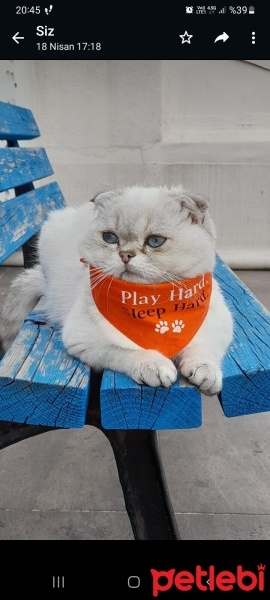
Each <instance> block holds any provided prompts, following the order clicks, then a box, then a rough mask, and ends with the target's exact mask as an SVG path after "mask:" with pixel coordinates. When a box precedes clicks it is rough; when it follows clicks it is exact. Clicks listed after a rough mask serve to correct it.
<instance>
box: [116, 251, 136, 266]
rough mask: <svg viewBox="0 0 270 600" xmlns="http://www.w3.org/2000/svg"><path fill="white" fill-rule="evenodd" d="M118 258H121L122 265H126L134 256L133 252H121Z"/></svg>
mask: <svg viewBox="0 0 270 600" xmlns="http://www.w3.org/2000/svg"><path fill="white" fill-rule="evenodd" d="M119 256H121V259H122V261H123V263H128V262H129V261H130V259H131V258H132V256H135V252H132V250H126V251H125V252H124V251H121V252H119Z"/></svg>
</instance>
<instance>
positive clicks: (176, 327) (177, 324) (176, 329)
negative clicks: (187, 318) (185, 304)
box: [172, 319, 185, 333]
mask: <svg viewBox="0 0 270 600" xmlns="http://www.w3.org/2000/svg"><path fill="white" fill-rule="evenodd" d="M184 327H185V323H183V321H178V320H177V319H176V320H175V321H174V322H173V323H172V329H173V333H181V331H182V329H184Z"/></svg>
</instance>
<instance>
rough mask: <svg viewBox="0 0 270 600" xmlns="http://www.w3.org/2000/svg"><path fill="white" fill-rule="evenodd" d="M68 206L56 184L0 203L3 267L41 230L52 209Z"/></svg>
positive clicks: (0, 248)
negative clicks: (10, 257)
mask: <svg viewBox="0 0 270 600" xmlns="http://www.w3.org/2000/svg"><path fill="white" fill-rule="evenodd" d="M64 205H65V202H64V198H63V195H62V192H61V190H60V188H59V186H58V184H57V183H50V184H48V185H45V186H43V187H40V188H37V189H35V190H33V191H31V192H27V193H26V194H22V195H21V196H18V197H17V198H13V199H12V200H7V201H6V202H0V228H1V237H0V264H1V263H2V262H4V261H5V260H6V258H8V256H10V255H11V254H13V252H15V250H18V248H20V247H21V246H22V244H24V243H25V242H27V240H29V238H30V237H31V236H32V235H34V234H35V233H36V232H37V231H39V229H40V227H41V224H42V222H43V221H44V219H45V218H46V217H47V215H48V213H49V212H50V211H51V210H54V209H58V208H62V207H63V206H64Z"/></svg>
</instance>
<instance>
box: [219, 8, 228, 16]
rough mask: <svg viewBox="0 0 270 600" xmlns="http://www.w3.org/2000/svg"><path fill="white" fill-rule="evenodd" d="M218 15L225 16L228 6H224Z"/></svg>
mask: <svg viewBox="0 0 270 600" xmlns="http://www.w3.org/2000/svg"><path fill="white" fill-rule="evenodd" d="M218 13H219V14H220V15H225V13H226V6H223V8H222V9H221V10H219V11H218Z"/></svg>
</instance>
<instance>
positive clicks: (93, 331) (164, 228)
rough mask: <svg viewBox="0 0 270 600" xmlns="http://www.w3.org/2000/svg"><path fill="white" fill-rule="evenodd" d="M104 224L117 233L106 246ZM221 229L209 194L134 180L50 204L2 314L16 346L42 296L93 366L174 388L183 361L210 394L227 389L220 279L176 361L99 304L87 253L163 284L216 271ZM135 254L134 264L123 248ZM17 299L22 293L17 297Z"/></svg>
mask: <svg viewBox="0 0 270 600" xmlns="http://www.w3.org/2000/svg"><path fill="white" fill-rule="evenodd" d="M104 231H110V232H113V233H115V234H116V235H117V236H118V238H119V243H118V244H108V243H106V242H105V241H104V240H103V238H102V233H103V232H104ZM151 234H158V235H161V236H164V237H165V238H166V242H165V243H164V244H163V245H162V246H160V247H159V248H157V249H153V248H151V247H150V246H148V245H146V244H145V240H146V238H147V237H148V236H149V235H151ZM215 237H216V234H215V227H214V224H213V221H212V218H211V216H210V213H209V209H208V203H207V201H206V200H205V199H204V198H203V197H202V196H199V195H196V194H193V193H190V192H188V191H185V190H183V188H182V187H181V186H177V187H171V188H167V187H149V188H146V187H139V186H134V187H129V188H125V189H123V190H120V191H115V192H104V193H102V194H99V195H98V196H97V197H96V198H95V200H94V201H93V202H89V203H87V204H83V205H82V206H79V207H78V208H72V207H68V208H64V209H63V210H60V211H55V212H52V213H51V214H50V216H49V218H48V220H47V221H46V222H45V224H44V225H43V227H42V230H41V234H40V239H39V246H38V255H39V265H38V266H36V267H34V268H33V269H29V270H26V271H25V272H24V273H23V274H21V275H20V276H19V277H18V278H16V279H15V281H14V282H13V284H12V286H11V290H10V292H9V294H8V296H7V300H6V303H5V307H4V311H3V318H2V331H1V335H2V339H3V342H4V346H5V347H8V345H9V343H10V342H11V340H12V338H13V337H14V335H15V334H16V333H17V331H18V330H19V329H20V327H21V324H22V321H23V319H24V318H25V316H26V314H27V313H28V311H30V310H32V309H33V308H34V306H35V303H36V301H37V299H38V297H42V298H43V307H44V309H45V311H46V313H47V316H48V320H49V322H51V323H52V324H53V323H57V324H58V325H60V326H61V327H62V338H63V343H64V346H65V347H66V349H67V351H68V352H69V353H70V354H72V355H73V356H76V357H77V358H79V359H80V360H82V361H83V362H85V363H87V364H88V365H90V366H91V367H92V368H94V369H104V368H109V369H113V370H116V371H121V372H124V373H126V374H128V375H129V376H130V377H132V378H133V379H134V380H135V381H137V382H139V383H145V384H148V385H150V386H159V385H163V386H170V385H171V384H172V383H174V382H175V381H176V379H177V369H180V371H181V373H182V374H183V376H184V377H186V378H188V379H189V381H190V382H191V383H192V384H194V385H196V386H197V387H198V388H199V389H200V390H201V391H202V392H203V393H206V394H209V395H212V394H216V393H218V392H219V391H220V390H221V387H222V371H221V363H222V359H223V357H224V354H225V353H226V350H227V348H228V346H229V344H230V342H231V340H232V335H233V323H232V317H231V314H230V312H229V310H228V308H227V306H226V304H225V301H224V299H223V296H222V294H221V291H220V289H219V286H218V284H217V282H216V281H215V280H213V291H212V296H211V300H210V305H209V311H208V314H207V316H206V318H205V320H204V322H203V324H202V326H201V328H200V329H199V331H198V333H197V334H196V335H195V337H194V338H193V339H192V341H191V342H190V343H189V344H188V346H186V348H185V349H184V350H183V351H182V352H181V353H180V355H179V356H176V357H174V359H173V360H170V359H168V358H166V357H164V356H163V355H162V354H161V353H160V352H157V351H154V350H145V349H142V348H140V347H139V346H137V345H136V344H135V343H133V342H132V341H131V340H129V339H128V338H127V337H126V336H125V335H124V334H122V333H121V332H119V331H118V330H116V328H115V327H114V326H113V325H111V324H110V323H109V322H108V321H107V320H106V319H105V318H104V317H103V316H102V315H101V314H100V313H99V311H98V309H97V307H96V305H95V304H94V302H93V299H92V296H91V292H90V285H89V273H88V268H87V266H86V265H85V264H82V263H81V262H80V260H79V259H80V257H83V258H84V259H85V260H86V261H87V262H88V263H91V264H92V265H94V266H95V267H97V268H98V269H101V270H102V271H104V272H106V273H108V274H110V275H114V276H115V277H117V278H120V279H121V278H122V279H123V280H124V279H125V280H127V281H136V282H143V283H157V282H162V281H171V280H179V279H183V278H190V277H194V276H196V275H199V274H202V273H205V272H207V271H211V272H212V271H213V268H214V263H215ZM121 251H122V252H130V253H131V254H134V256H132V258H131V259H130V260H129V262H128V263H124V262H123V261H122V259H121V256H120V252H121ZM18 299H19V301H18Z"/></svg>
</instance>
